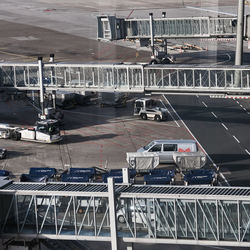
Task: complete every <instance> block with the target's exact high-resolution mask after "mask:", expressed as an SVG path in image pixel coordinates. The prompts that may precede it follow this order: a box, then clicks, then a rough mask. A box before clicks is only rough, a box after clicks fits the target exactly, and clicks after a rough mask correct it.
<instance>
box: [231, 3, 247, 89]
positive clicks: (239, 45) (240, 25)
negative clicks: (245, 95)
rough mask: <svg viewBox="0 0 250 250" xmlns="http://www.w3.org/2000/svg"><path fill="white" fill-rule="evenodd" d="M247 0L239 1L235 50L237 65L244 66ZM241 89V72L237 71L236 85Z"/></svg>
mask: <svg viewBox="0 0 250 250" xmlns="http://www.w3.org/2000/svg"><path fill="white" fill-rule="evenodd" d="M244 1H245V0H239V1H238V18H237V35H236V50H235V65H242V54H243V36H244V32H243V29H244V7H245V3H244ZM234 87H241V76H240V71H238V70H237V71H235V85H234Z"/></svg>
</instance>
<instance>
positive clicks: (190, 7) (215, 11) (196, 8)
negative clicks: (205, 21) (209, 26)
mask: <svg viewBox="0 0 250 250" xmlns="http://www.w3.org/2000/svg"><path fill="white" fill-rule="evenodd" d="M186 8H187V9H195V10H203V11H207V12H213V13H219V14H223V15H228V16H237V15H235V14H232V13H228V12H222V11H217V10H210V9H204V8H198V7H193V6H186Z"/></svg>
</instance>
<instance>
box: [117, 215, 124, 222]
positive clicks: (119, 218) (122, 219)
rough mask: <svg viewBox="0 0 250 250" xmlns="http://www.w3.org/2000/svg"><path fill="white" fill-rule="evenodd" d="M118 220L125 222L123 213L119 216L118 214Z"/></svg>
mask: <svg viewBox="0 0 250 250" xmlns="http://www.w3.org/2000/svg"><path fill="white" fill-rule="evenodd" d="M118 221H119V222H120V223H125V218H124V217H123V215H119V216H118Z"/></svg>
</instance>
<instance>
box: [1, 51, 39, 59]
mask: <svg viewBox="0 0 250 250" xmlns="http://www.w3.org/2000/svg"><path fill="white" fill-rule="evenodd" d="M0 54H4V55H11V56H16V57H23V58H35V57H34V56H24V55H19V54H15V53H11V52H6V51H2V50H0Z"/></svg>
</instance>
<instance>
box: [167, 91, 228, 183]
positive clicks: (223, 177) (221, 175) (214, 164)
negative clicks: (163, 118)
mask: <svg viewBox="0 0 250 250" xmlns="http://www.w3.org/2000/svg"><path fill="white" fill-rule="evenodd" d="M163 97H164V98H165V100H166V101H167V102H168V103H169V105H170V107H171V108H172V110H173V111H174V113H175V114H176V116H177V117H178V118H179V120H180V121H181V122H182V124H183V125H184V127H185V128H186V129H187V131H188V132H189V134H190V135H191V136H192V137H193V138H194V139H195V141H196V142H197V143H198V145H199V146H200V148H201V150H202V151H203V152H204V153H205V154H206V156H207V158H208V159H209V160H210V161H211V163H212V164H213V166H214V167H215V168H216V169H218V167H217V165H216V163H215V162H214V161H213V160H212V158H211V157H210V156H209V154H208V153H207V151H206V150H205V149H204V148H203V147H202V145H201V144H200V142H199V141H198V140H197V139H196V137H195V136H194V135H193V133H192V132H191V130H190V129H189V128H188V126H187V125H186V124H185V122H184V121H183V120H182V119H181V117H180V116H179V114H178V113H177V112H176V110H175V109H174V108H173V106H172V105H171V104H170V102H169V101H168V99H167V97H166V96H165V95H163ZM219 175H220V177H221V178H222V179H223V181H224V182H225V183H226V185H227V186H229V187H230V184H229V182H228V181H227V179H226V177H225V176H224V175H223V174H222V173H221V172H219ZM219 185H221V183H220V184H219Z"/></svg>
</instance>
